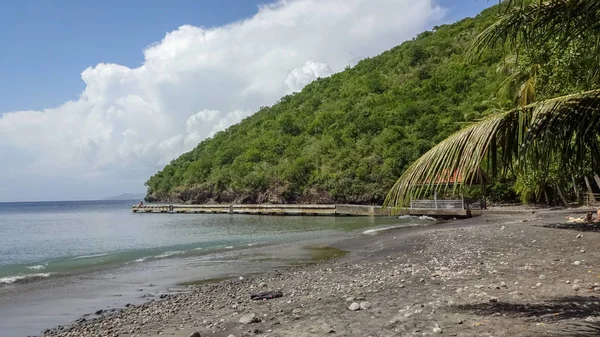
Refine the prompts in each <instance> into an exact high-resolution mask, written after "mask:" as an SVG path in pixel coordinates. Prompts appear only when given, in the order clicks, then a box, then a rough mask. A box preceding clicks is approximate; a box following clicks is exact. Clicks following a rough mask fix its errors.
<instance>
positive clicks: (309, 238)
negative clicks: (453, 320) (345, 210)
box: [0, 201, 429, 336]
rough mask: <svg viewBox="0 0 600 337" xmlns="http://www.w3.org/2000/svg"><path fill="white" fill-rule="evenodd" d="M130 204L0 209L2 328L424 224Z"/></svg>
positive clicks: (68, 315)
mask: <svg viewBox="0 0 600 337" xmlns="http://www.w3.org/2000/svg"><path fill="white" fill-rule="evenodd" d="M134 203H136V201H77V202H37V203H0V331H4V332H10V336H13V335H14V336H19V335H26V334H35V333H39V331H40V330H41V329H44V328H50V327H52V326H53V325H56V324H66V323H68V322H69V321H71V320H73V319H76V318H77V317H78V316H80V315H82V314H84V313H86V312H89V311H92V312H93V310H92V309H97V308H106V307H110V306H119V305H123V304H125V303H124V302H126V303H129V302H136V299H137V302H139V301H141V299H140V293H139V292H137V291H152V292H155V293H156V292H159V291H165V290H167V289H169V287H174V286H176V285H177V284H178V283H181V282H188V281H194V280H198V279H205V278H211V277H220V276H230V275H238V274H240V275H241V274H244V273H252V272H259V271H264V270H265V269H267V268H279V267H283V266H286V265H289V264H292V263H294V262H296V261H298V260H302V259H306V258H307V252H306V251H305V250H302V249H301V248H302V247H303V246H305V245H309V244H311V243H312V244H314V243H318V242H327V241H332V240H336V239H339V238H343V237H345V236H352V235H362V234H363V233H364V234H365V235H373V234H377V233H379V231H380V230H385V229H387V228H395V227H401V226H407V225H411V224H425V223H427V222H429V220H428V219H418V218H368V217H288V216H256V215H229V214H136V213H133V212H131V205H132V204H134ZM294 247H295V248H294ZM150 287H152V288H150ZM57 307H60V308H61V310H62V311H56V308H57ZM3 325H4V326H3ZM0 335H2V336H4V334H0Z"/></svg>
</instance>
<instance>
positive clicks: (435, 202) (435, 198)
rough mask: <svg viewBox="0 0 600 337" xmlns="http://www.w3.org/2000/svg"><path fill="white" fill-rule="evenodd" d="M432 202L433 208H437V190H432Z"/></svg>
mask: <svg viewBox="0 0 600 337" xmlns="http://www.w3.org/2000/svg"><path fill="white" fill-rule="evenodd" d="M433 203H434V204H435V209H438V204H437V190H436V191H433Z"/></svg>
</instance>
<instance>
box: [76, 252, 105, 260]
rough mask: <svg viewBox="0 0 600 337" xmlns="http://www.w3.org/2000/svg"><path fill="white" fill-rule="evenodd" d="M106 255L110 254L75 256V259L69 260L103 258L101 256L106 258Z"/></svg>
mask: <svg viewBox="0 0 600 337" xmlns="http://www.w3.org/2000/svg"><path fill="white" fill-rule="evenodd" d="M107 255H110V253H104V254H93V255H82V256H76V257H73V258H71V260H81V259H89V258H93V257H103V256H107Z"/></svg>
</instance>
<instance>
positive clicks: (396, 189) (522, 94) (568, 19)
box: [384, 0, 600, 207]
mask: <svg viewBox="0 0 600 337" xmlns="http://www.w3.org/2000/svg"><path fill="white" fill-rule="evenodd" d="M507 3H508V6H507V10H506V11H505V12H503V13H502V14H501V15H500V17H499V19H498V20H497V21H496V22H495V23H494V24H493V25H491V26H490V27H488V28H487V29H486V30H484V31H483V32H482V33H481V34H480V35H479V36H478V37H477V38H476V39H475V41H474V42H473V44H472V46H471V48H470V49H469V50H468V54H467V55H468V56H469V57H480V56H481V55H484V54H485V52H486V50H489V49H491V48H509V49H510V50H511V51H512V52H513V53H514V54H515V55H516V57H517V58H518V57H519V55H521V54H523V53H525V54H530V55H542V57H540V59H545V60H548V55H550V57H552V58H554V59H559V60H570V61H569V62H570V63H569V64H568V65H567V66H572V67H573V69H575V67H578V66H579V65H581V64H582V63H584V61H585V68H584V69H583V72H580V73H578V74H581V73H584V74H585V76H579V75H577V76H574V77H576V79H574V80H571V77H573V76H572V75H573V74H572V73H573V72H575V70H574V71H572V72H571V70H570V69H567V70H565V71H563V74H564V76H565V77H564V78H560V79H559V81H562V82H563V83H561V85H562V86H564V87H570V86H567V85H565V84H564V82H565V81H568V82H575V81H580V79H581V78H582V77H585V78H584V81H583V82H580V83H577V84H574V85H572V87H578V88H585V89H587V90H585V91H581V92H576V93H571V94H567V95H558V96H556V97H552V96H551V94H552V93H553V92H552V91H553V90H554V88H553V87H552V85H548V86H547V87H548V88H549V89H547V90H546V91H547V92H546V96H549V97H544V95H541V96H542V98H544V99H543V100H540V101H535V100H534V97H535V96H537V92H536V90H535V83H536V80H537V73H538V71H539V67H541V66H543V65H541V66H540V65H538V64H537V63H535V62H533V63H531V64H529V65H528V66H529V67H530V68H529V69H531V71H530V76H526V77H525V79H524V82H523V84H522V85H521V86H520V88H518V89H519V90H518V93H519V94H518V95H517V100H516V102H515V106H516V107H515V108H513V109H510V110H506V111H503V112H498V113H494V114H491V115H488V116H486V117H485V118H483V119H482V120H479V121H477V122H475V123H472V124H470V125H468V126H467V127H465V128H463V129H462V130H460V131H458V132H456V133H455V134H453V135H451V136H450V137H448V138H447V139H445V140H444V141H442V142H441V143H439V144H437V145H436V146H435V147H433V148H432V149H431V150H429V151H428V152H427V153H425V154H424V155H423V156H422V157H420V158H419V159H418V160H417V161H415V162H414V163H413V164H412V165H411V166H410V167H409V168H408V169H407V170H406V171H405V172H404V173H403V174H402V176H401V177H400V178H399V179H398V181H397V182H396V184H395V185H394V186H393V188H392V189H391V190H390V192H389V193H388V195H387V197H386V200H385V203H384V206H386V207H387V206H391V207H400V206H403V205H405V204H406V202H407V201H408V200H409V199H411V198H420V197H422V196H423V195H425V194H428V193H430V192H431V191H432V190H436V191H438V192H443V191H446V190H449V189H452V191H454V192H456V189H457V188H459V187H458V186H457V185H450V184H446V185H443V186H439V185H435V184H434V182H436V181H440V180H441V181H445V180H447V179H444V178H446V177H445V175H447V174H448V173H449V172H457V173H458V174H459V175H460V176H461V177H463V179H464V184H465V185H470V184H471V183H472V182H473V181H475V179H476V178H477V177H476V174H477V172H479V168H480V167H481V166H482V163H484V162H485V163H487V164H488V167H489V169H490V170H491V171H492V174H493V175H497V174H499V173H501V172H505V171H506V170H507V169H513V168H516V169H519V170H521V172H526V171H527V169H531V168H532V167H539V166H540V165H547V163H549V162H556V163H559V165H560V166H561V169H563V170H565V172H576V171H581V170H583V169H584V168H585V169H588V170H592V171H593V165H599V164H600V136H599V132H600V131H599V130H600V80H599V76H598V74H600V20H598V18H599V17H600V1H597V0H552V1H534V2H533V3H531V1H528V3H529V4H523V3H520V4H516V1H515V0H509V1H507ZM540 51H543V52H540ZM573 55H575V56H573ZM561 62H562V61H561ZM561 64H563V67H564V66H565V65H564V62H562V63H561ZM552 71H555V70H554V69H553V70H552ZM552 71H551V72H552ZM560 76H563V75H560ZM569 76H571V77H569ZM566 78H569V79H568V80H565V79H566ZM582 83H583V84H582ZM554 91H556V90H554ZM554 93H556V92H554ZM596 168H597V166H596Z"/></svg>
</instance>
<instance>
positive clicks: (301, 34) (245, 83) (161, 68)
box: [0, 0, 444, 200]
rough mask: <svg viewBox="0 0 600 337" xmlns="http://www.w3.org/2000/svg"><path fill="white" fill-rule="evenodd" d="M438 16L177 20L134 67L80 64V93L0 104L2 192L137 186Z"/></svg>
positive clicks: (393, 4)
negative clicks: (43, 104) (211, 23)
mask: <svg viewBox="0 0 600 337" xmlns="http://www.w3.org/2000/svg"><path fill="white" fill-rule="evenodd" d="M443 15H444V10H443V9H441V8H440V7H439V6H437V5H436V4H435V3H434V1H433V0H419V1H414V0H281V1H279V2H276V3H274V4H270V5H265V6H263V7H260V8H259V10H258V12H257V14H255V15H254V16H253V17H251V18H249V19H246V20H244V21H240V22H236V23H232V24H229V25H226V26H222V27H216V28H211V29H204V28H200V27H193V26H182V27H180V28H179V29H177V30H175V31H173V32H170V33H167V34H166V36H165V37H164V38H163V39H162V41H160V42H158V43H156V44H154V45H152V46H149V47H148V48H147V49H146V50H144V62H143V64H142V65H141V66H140V67H138V68H134V69H131V68H128V67H125V66H122V65H118V64H104V63H101V64H98V65H96V66H94V67H89V68H87V69H85V70H84V71H83V73H82V74H81V78H82V80H83V81H84V83H85V90H84V91H83V93H81V95H80V97H79V99H77V100H76V101H70V102H66V103H64V104H63V105H61V106H58V107H55V108H50V109H46V110H43V111H16V112H7V113H4V114H2V115H0V158H2V160H1V161H0V186H2V188H1V189H0V200H11V199H39V198H49V197H51V196H55V198H59V199H62V198H78V197H94V196H101V195H102V194H106V193H108V194H113V193H121V192H130V191H139V190H141V189H142V184H143V182H144V181H145V180H146V179H147V178H148V177H149V175H151V174H153V173H155V172H156V171H157V170H158V169H160V168H162V166H163V165H164V164H166V163H168V162H169V161H170V160H172V159H173V158H175V157H176V156H178V155H180V154H181V153H183V152H185V151H188V150H190V149H192V148H193V147H194V146H195V145H196V144H197V143H198V142H199V141H201V140H203V139H205V138H206V137H210V136H212V135H214V134H215V133H216V132H217V131H220V130H223V129H225V128H227V127H228V126H230V125H232V124H234V123H237V122H239V121H240V120H242V119H243V118H245V117H247V116H249V115H250V114H251V113H252V112H254V111H256V110H257V109H258V107H260V106H264V105H270V104H273V102H275V101H276V100H277V99H278V98H279V97H281V96H282V95H285V94H287V93H290V92H295V91H299V90H301V89H302V87H304V86H305V85H306V84H308V83H310V82H311V81H313V80H314V79H316V78H317V77H326V76H329V75H331V74H332V73H335V72H339V71H341V70H343V69H344V67H346V66H348V65H352V63H353V62H355V60H358V59H361V58H364V57H370V56H375V55H377V54H379V53H381V52H382V51H384V50H386V49H389V48H391V47H393V46H395V45H398V44H399V43H401V42H402V41H404V40H406V39H408V38H410V37H412V36H414V35H416V34H417V33H419V32H420V31H422V30H424V29H427V28H428V27H430V26H432V25H433V23H435V22H438V21H439V20H440V19H441V18H442V17H443ZM33 177H35V179H34V178H33ZM53 189H54V190H53Z"/></svg>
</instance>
